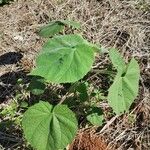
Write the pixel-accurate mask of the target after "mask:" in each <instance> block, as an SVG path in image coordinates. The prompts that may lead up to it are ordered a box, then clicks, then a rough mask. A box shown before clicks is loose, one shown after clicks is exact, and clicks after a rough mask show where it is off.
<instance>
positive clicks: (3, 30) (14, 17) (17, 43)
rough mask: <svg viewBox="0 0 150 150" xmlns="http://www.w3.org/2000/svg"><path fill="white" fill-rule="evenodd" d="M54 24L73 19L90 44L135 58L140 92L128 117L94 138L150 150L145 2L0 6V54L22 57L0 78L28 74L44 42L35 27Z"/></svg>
mask: <svg viewBox="0 0 150 150" xmlns="http://www.w3.org/2000/svg"><path fill="white" fill-rule="evenodd" d="M57 19H70V20H77V21H79V22H80V23H81V25H82V28H83V30H82V34H83V35H84V37H86V38H87V39H88V40H89V41H92V42H93V43H97V44H101V45H102V46H103V47H104V48H109V47H117V48H118V49H119V50H120V51H121V52H122V54H123V55H124V56H125V58H126V61H128V59H130V57H132V56H134V57H136V58H137V60H138V61H139V63H140V68H141V81H140V92H139V96H138V98H137V99H136V101H135V104H134V106H133V108H132V110H131V112H130V114H129V115H124V116H121V117H116V118H114V119H113V118H112V120H111V122H109V121H107V124H106V126H105V127H104V128H103V130H100V131H99V132H98V133H97V134H101V135H104V136H105V137H106V138H107V141H108V145H109V146H112V147H113V148H115V149H118V150H127V149H130V150H131V149H137V150H140V149H143V150H148V149H150V128H149V126H150V121H149V120H150V116H149V114H150V101H149V99H150V89H149V87H150V2H149V0H145V1H144V0H128V1H127V0H18V1H15V2H13V3H12V4H10V5H5V6H3V7H0V55H3V54H4V53H8V52H19V53H21V54H22V55H23V58H22V59H21V62H19V63H17V64H9V65H8V64H7V65H6V64H5V65H3V64H1V62H0V75H4V74H5V73H8V72H19V71H22V70H25V72H26V71H29V70H30V68H31V67H32V65H33V63H34V58H35V56H36V54H37V52H38V51H39V50H40V49H41V45H42V43H43V40H42V39H41V38H40V37H39V36H38V35H37V34H36V32H37V30H38V28H39V27H40V26H42V25H43V24H45V23H48V22H49V21H51V20H57ZM108 63H109V60H108V58H106V57H104V56H100V57H99V58H98V59H97V63H96V64H95V68H101V66H104V65H106V64H108ZM9 78H10V77H9ZM91 78H92V76H91ZM10 79H11V78H10ZM99 80H100V78H99V76H96V80H95V83H94V84H96V85H99V86H101V82H100V83H99ZM8 81H9V80H8ZM6 84H8V83H6ZM0 86H4V85H3V83H1V82H0ZM0 89H1V88H0ZM5 90H6V91H5V92H8V93H9V91H8V89H5ZM3 92H4V91H2V90H1V91H0V93H2V94H3ZM10 97H13V93H11V94H10ZM7 98H8V99H9V97H8V96H7ZM130 116H133V120H132V119H131V122H129V118H130ZM132 121H133V122H132ZM107 125H109V126H107Z"/></svg>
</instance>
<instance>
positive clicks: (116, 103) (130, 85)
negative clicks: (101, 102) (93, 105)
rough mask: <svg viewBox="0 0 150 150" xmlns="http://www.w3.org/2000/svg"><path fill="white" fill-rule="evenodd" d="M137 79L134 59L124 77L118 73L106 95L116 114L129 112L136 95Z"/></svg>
mask: <svg viewBox="0 0 150 150" xmlns="http://www.w3.org/2000/svg"><path fill="white" fill-rule="evenodd" d="M139 77H140V70H139V65H138V63H137V61H136V60H135V59H134V58H133V59H132V60H131V61H130V63H129V65H128V67H127V70H126V72H125V74H124V75H121V74H120V72H118V74H117V75H116V77H115V80H114V82H113V84H112V85H111V87H110V89H109V94H108V102H109V104H110V106H111V107H112V108H113V111H114V112H115V113H116V114H122V113H124V112H126V111H128V110H129V108H130V106H131V104H132V103H133V101H134V99H135V98H136V96H137V94H138V87H139Z"/></svg>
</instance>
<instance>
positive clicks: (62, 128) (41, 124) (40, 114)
mask: <svg viewBox="0 0 150 150" xmlns="http://www.w3.org/2000/svg"><path fill="white" fill-rule="evenodd" d="M22 125H23V131H24V134H25V137H26V139H27V140H28V142H29V143H30V144H31V145H32V146H33V147H34V148H36V149H37V150H58V149H63V148H65V147H66V146H67V145H68V144H69V143H71V142H72V140H73V138H74V136H75V134H76V132H77V120H76V117H75V115H74V113H73V112H72V111H71V110H70V109H69V108H68V107H67V106H66V105H57V106H55V107H53V106H52V105H50V104H49V103H48V102H42V101H41V102H39V103H38V104H35V105H34V106H31V107H30V108H29V109H28V110H27V111H26V112H25V114H24V116H23V121H22Z"/></svg>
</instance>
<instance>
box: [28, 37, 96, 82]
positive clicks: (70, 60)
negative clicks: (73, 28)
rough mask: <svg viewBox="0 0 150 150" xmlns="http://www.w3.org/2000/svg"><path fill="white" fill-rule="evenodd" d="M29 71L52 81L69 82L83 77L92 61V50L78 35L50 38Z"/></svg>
mask: <svg viewBox="0 0 150 150" xmlns="http://www.w3.org/2000/svg"><path fill="white" fill-rule="evenodd" d="M36 62H37V67H36V68H35V69H34V70H33V71H32V72H31V73H30V74H31V75H37V76H41V77H43V78H45V79H46V80H47V81H48V82H53V83H69V82H70V83H71V82H76V81H78V80H80V79H81V78H83V77H84V76H85V75H86V74H87V72H88V71H90V69H91V67H92V64H93V62H94V51H93V49H92V47H90V46H89V43H88V42H87V41H86V40H84V39H83V38H82V37H81V36H80V35H77V34H74V35H61V36H55V37H54V38H52V39H50V40H49V41H48V42H47V43H46V44H45V45H44V46H43V51H42V52H41V53H40V55H39V56H38V58H37V60H36Z"/></svg>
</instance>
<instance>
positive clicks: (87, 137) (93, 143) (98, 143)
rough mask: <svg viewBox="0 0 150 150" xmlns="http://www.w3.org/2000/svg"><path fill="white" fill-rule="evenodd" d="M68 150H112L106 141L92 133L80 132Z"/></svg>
mask: <svg viewBox="0 0 150 150" xmlns="http://www.w3.org/2000/svg"><path fill="white" fill-rule="evenodd" d="M68 150H110V149H109V148H108V147H107V143H106V142H105V140H104V139H103V138H102V137H100V136H97V135H96V134H94V133H93V132H90V131H86V130H84V131H80V132H79V133H78V135H77V136H76V138H75V140H74V141H73V143H72V144H71V145H70V146H69V149H68Z"/></svg>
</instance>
